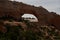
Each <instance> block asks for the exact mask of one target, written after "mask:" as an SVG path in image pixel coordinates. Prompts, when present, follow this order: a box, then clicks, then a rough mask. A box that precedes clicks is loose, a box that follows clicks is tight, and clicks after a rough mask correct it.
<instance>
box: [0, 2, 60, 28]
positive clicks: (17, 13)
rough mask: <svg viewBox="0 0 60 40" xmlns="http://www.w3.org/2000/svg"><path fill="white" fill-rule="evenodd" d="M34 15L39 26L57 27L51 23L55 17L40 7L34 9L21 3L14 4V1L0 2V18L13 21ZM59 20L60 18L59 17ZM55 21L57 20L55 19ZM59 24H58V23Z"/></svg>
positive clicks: (52, 13)
mask: <svg viewBox="0 0 60 40" xmlns="http://www.w3.org/2000/svg"><path fill="white" fill-rule="evenodd" d="M25 13H29V14H34V15H35V16H36V17H37V18H38V20H39V22H38V24H39V25H50V24H56V27H58V24H57V23H58V22H59V21H58V22H57V23H56V21H54V22H53V21H52V22H50V21H51V20H52V19H53V18H55V17H56V16H57V14H55V13H54V12H49V11H48V10H46V9H45V8H43V7H42V6H40V7H35V6H31V5H27V4H24V3H22V2H15V1H7V2H6V1H2V2H1V1H0V17H2V16H12V17H14V18H15V19H17V20H19V19H20V17H21V16H22V15H23V14H25ZM59 19H60V17H59ZM56 20H58V19H57V18H56ZM59 23H60V22H59Z"/></svg>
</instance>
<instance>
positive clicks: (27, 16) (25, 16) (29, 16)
mask: <svg viewBox="0 0 60 40" xmlns="http://www.w3.org/2000/svg"><path fill="white" fill-rule="evenodd" d="M21 17H22V18H23V19H24V20H29V21H30V22H38V18H37V17H36V16H35V15H34V14H29V13H25V14H23V15H22V16H21Z"/></svg>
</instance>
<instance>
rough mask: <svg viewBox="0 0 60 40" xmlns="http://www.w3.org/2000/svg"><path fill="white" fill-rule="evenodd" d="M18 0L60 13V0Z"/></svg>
mask: <svg viewBox="0 0 60 40" xmlns="http://www.w3.org/2000/svg"><path fill="white" fill-rule="evenodd" d="M15 1H18V2H23V3H26V4H29V5H34V6H37V7H39V6H43V7H44V8H46V9H47V10H48V11H50V12H52V11H53V12H56V13H57V14H60V0H15Z"/></svg>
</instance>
